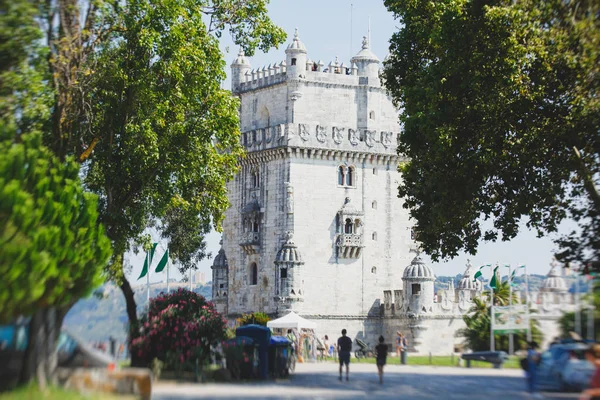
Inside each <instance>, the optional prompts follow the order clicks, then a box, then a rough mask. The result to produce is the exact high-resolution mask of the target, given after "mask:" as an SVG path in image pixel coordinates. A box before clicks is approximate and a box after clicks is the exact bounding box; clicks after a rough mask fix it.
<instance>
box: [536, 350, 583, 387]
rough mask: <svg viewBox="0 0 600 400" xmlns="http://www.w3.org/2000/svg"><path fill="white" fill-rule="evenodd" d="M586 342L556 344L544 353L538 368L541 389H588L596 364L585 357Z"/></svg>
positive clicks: (538, 380)
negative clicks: (592, 363)
mask: <svg viewBox="0 0 600 400" xmlns="http://www.w3.org/2000/svg"><path fill="white" fill-rule="evenodd" d="M587 348H588V345H587V344H585V343H568V344H555V345H553V346H552V347H550V348H549V349H548V350H546V351H545V352H543V353H542V357H541V361H540V364H539V365H538V369H537V378H538V379H537V382H538V386H539V389H540V390H547V391H574V392H579V391H582V390H584V389H586V388H587V387H588V386H589V384H590V380H591V379H592V375H593V374H594V366H593V365H591V364H590V363H589V362H587V361H586V360H585V358H584V352H585V350H586V349H587Z"/></svg>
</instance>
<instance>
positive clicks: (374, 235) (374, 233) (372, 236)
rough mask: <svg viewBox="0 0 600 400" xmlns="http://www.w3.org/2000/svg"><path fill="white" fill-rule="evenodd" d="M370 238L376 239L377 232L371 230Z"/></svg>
mask: <svg viewBox="0 0 600 400" xmlns="http://www.w3.org/2000/svg"><path fill="white" fill-rule="evenodd" d="M371 239H373V240H377V232H373V234H372V235H371Z"/></svg>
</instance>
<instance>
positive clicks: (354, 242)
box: [337, 233, 364, 258]
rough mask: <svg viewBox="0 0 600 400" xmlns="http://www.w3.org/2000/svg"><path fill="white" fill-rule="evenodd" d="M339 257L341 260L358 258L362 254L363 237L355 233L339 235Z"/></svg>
mask: <svg viewBox="0 0 600 400" xmlns="http://www.w3.org/2000/svg"><path fill="white" fill-rule="evenodd" d="M337 246H338V249H339V256H340V257H342V258H358V257H360V253H361V252H362V248H363V247H364V245H363V235H362V234H356V233H341V234H339V235H338V238H337Z"/></svg>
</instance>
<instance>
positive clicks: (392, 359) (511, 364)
mask: <svg viewBox="0 0 600 400" xmlns="http://www.w3.org/2000/svg"><path fill="white" fill-rule="evenodd" d="M459 360H460V356H459V355H454V357H452V356H432V357H431V359H430V358H429V356H411V355H410V354H409V355H408V357H407V362H408V365H433V366H437V367H459V366H462V367H463V368H466V365H467V363H466V361H464V360H462V361H459ZM327 361H332V362H333V361H335V360H334V359H333V358H328V359H327ZM351 362H353V363H359V364H375V358H374V357H372V358H360V359H356V358H353V359H352V360H351ZM459 362H461V365H459ZM387 364H388V365H400V357H397V356H395V355H394V356H388V358H387ZM471 368H493V365H492V364H490V363H487V362H483V361H471ZM502 368H508V369H520V368H521V365H520V364H519V357H515V356H512V357H509V359H508V360H507V361H506V362H505V363H504V365H503V366H502Z"/></svg>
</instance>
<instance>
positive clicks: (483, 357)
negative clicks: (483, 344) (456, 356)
mask: <svg viewBox="0 0 600 400" xmlns="http://www.w3.org/2000/svg"><path fill="white" fill-rule="evenodd" d="M461 358H462V359H463V360H465V361H466V362H467V368H471V361H484V362H489V363H490V364H492V365H493V366H494V368H496V369H499V368H502V364H504V362H505V361H506V360H507V359H508V354H506V352H504V351H476V352H474V353H465V354H463V355H462V356H461Z"/></svg>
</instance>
